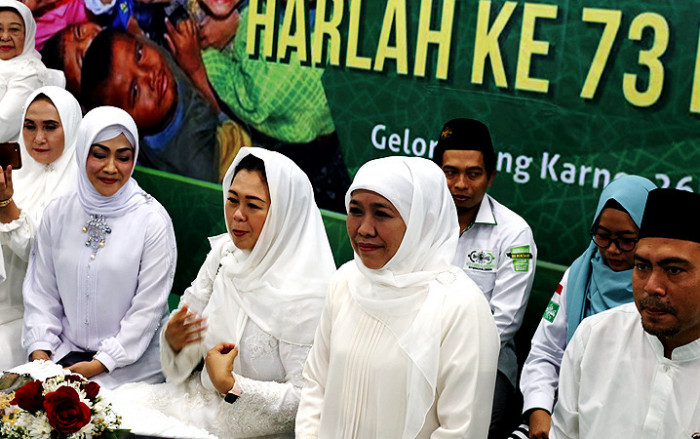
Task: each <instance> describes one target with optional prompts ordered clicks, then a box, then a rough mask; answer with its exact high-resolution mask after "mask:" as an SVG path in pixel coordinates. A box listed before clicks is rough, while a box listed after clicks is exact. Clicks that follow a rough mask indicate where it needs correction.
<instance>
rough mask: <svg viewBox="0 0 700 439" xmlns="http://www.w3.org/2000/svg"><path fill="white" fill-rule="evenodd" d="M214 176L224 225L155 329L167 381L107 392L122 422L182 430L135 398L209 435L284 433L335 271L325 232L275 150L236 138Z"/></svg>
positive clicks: (296, 175)
mask: <svg viewBox="0 0 700 439" xmlns="http://www.w3.org/2000/svg"><path fill="white" fill-rule="evenodd" d="M222 186H223V193H224V217H225V218H226V227H227V230H228V232H227V233H225V234H222V235H219V236H216V237H214V238H211V239H210V243H211V247H212V250H211V252H210V253H209V255H208V256H207V259H206V261H205V262H204V265H203V266H202V268H201V269H200V271H199V274H198V275H197V278H196V279H195V281H194V282H193V283H192V286H191V287H189V288H188V289H187V290H186V291H185V293H184V295H183V297H182V300H181V302H180V308H179V309H178V310H177V311H175V312H174V313H173V316H172V318H171V319H170V322H169V323H168V326H167V328H166V329H165V331H164V332H163V335H162V337H161V359H162V363H163V371H164V372H165V375H166V377H167V378H168V382H167V383H165V384H161V385H157V386H149V387H150V388H145V386H139V385H129V386H124V387H122V388H119V389H118V390H117V391H116V392H115V393H116V395H114V397H113V399H112V400H113V402H114V403H115V404H116V405H115V409H116V410H120V409H122V407H123V410H126V411H128V414H127V412H124V411H123V412H122V413H125V414H124V418H125V425H127V424H126V422H127V421H128V422H129V424H128V425H127V426H128V427H129V428H131V430H132V432H133V433H138V434H153V435H166V436H173V435H175V436H176V437H182V436H179V435H177V432H175V434H173V433H171V432H170V431H169V430H168V425H167V424H168V423H167V422H164V423H163V424H164V425H154V424H155V423H154V422H149V419H153V418H154V416H151V415H150V414H148V413H147V412H146V411H144V410H142V409H140V408H139V409H138V412H139V413H143V415H142V418H143V419H142V420H141V421H139V420H135V419H134V417H133V416H131V414H132V413H133V412H135V411H137V410H134V409H133V401H140V402H141V403H142V404H143V405H144V406H146V407H151V408H155V409H156V410H158V411H159V412H161V413H165V414H167V415H170V416H173V417H177V418H178V419H180V420H182V421H185V422H188V423H190V424H192V425H195V426H197V427H200V428H203V429H205V430H207V431H208V432H209V433H211V434H214V435H216V436H218V437H219V438H221V439H224V438H244V437H245V438H248V437H266V438H273V437H274V438H292V437H294V433H293V429H294V416H295V414H296V410H297V406H298V404H299V395H300V392H301V385H302V377H301V371H302V368H303V365H304V361H305V360H306V357H307V355H308V352H309V349H310V348H311V342H312V340H313V336H314V332H315V330H316V325H317V324H318V319H319V317H320V314H321V308H322V307H323V300H324V297H325V293H326V290H327V287H328V282H329V280H330V277H331V276H332V275H333V273H334V272H335V265H334V262H333V256H332V253H331V249H330V245H329V244H328V238H327V236H326V232H325V228H324V226H323V222H322V220H321V214H320V212H319V210H318V207H316V203H315V202H314V198H313V189H312V187H311V183H310V182H309V179H308V177H307V176H306V174H304V173H303V172H302V171H301V169H299V167H298V166H297V165H295V164H294V163H293V162H292V161H291V160H290V159H289V158H287V157H285V156H283V155H281V154H279V153H276V152H272V151H268V150H265V149H261V148H242V149H241V150H240V152H239V153H238V155H237V156H236V158H235V160H234V161H233V163H232V164H231V167H230V168H229V169H228V172H227V173H226V176H225V177H224V181H223V184H222ZM204 320H205V321H206V323H205V322H204ZM202 359H205V366H204V370H203V371H201V373H200V372H194V370H195V367H196V366H197V365H198V364H199V363H200V362H201V361H202ZM130 407H131V408H130Z"/></svg>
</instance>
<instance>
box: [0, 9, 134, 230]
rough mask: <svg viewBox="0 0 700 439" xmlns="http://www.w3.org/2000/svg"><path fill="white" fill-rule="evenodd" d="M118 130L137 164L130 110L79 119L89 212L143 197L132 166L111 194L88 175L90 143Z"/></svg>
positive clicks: (106, 211)
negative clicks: (122, 183) (124, 137)
mask: <svg viewBox="0 0 700 439" xmlns="http://www.w3.org/2000/svg"><path fill="white" fill-rule="evenodd" d="M0 1H2V0H0ZM119 134H124V135H125V136H126V138H127V139H128V140H129V143H131V145H132V146H133V147H134V164H136V159H137V157H138V155H139V141H138V139H139V133H138V130H137V129H136V123H135V122H134V119H132V118H131V116H130V115H129V113H127V112H126V111H124V110H122V109H121V108H117V107H97V108H95V109H93V110H91V111H89V112H88V113H87V114H86V115H85V117H84V118H83V121H82V122H81V123H80V128H79V129H78V138H77V140H76V142H75V160H76V162H77V163H78V200H79V201H80V205H81V206H83V209H85V212H87V213H88V214H90V215H104V216H105V217H115V216H121V215H124V214H125V213H127V212H128V211H130V210H131V209H133V208H135V207H137V206H139V205H140V204H141V203H142V202H144V201H145V199H144V198H143V197H142V196H140V195H142V194H143V193H144V192H143V190H142V189H141V188H140V187H139V185H138V184H137V183H136V180H134V179H133V178H131V175H132V174H133V173H134V168H133V166H132V168H131V172H130V173H129V180H128V181H127V182H126V183H125V184H124V186H122V187H121V188H119V190H118V191H117V193H116V194H114V195H112V196H110V197H105V196H104V195H102V194H100V193H99V192H97V189H95V187H94V186H93V185H92V183H91V182H90V180H89V179H88V176H87V171H86V164H87V157H88V154H89V153H90V147H91V146H92V145H94V144H95V143H98V142H103V141H105V140H110V139H113V138H115V137H117V136H119Z"/></svg>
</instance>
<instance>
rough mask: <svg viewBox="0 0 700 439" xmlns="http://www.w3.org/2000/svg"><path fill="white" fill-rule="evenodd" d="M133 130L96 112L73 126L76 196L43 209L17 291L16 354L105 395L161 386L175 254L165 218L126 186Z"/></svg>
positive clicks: (119, 113) (103, 110) (105, 110)
mask: <svg viewBox="0 0 700 439" xmlns="http://www.w3.org/2000/svg"><path fill="white" fill-rule="evenodd" d="M138 151H139V145H138V132H137V130H136V125H135V123H134V121H133V119H132V118H131V116H129V115H128V114H127V113H126V112H125V111H123V110H121V109H119V108H115V107H99V108H96V109H94V110H92V111H90V112H89V113H88V114H86V115H85V118H84V119H83V121H82V122H81V124H80V129H79V130H78V138H77V141H76V161H77V164H78V190H77V192H75V193H70V194H66V195H64V196H61V197H58V198H55V199H53V200H52V201H51V202H50V203H49V204H48V206H47V207H46V210H45V214H44V216H43V217H42V220H41V225H40V226H39V230H38V232H37V237H36V243H35V246H34V249H33V251H32V253H31V256H30V259H29V268H28V270H27V276H26V279H25V282H24V304H25V313H24V328H23V331H22V344H23V346H24V348H25V349H26V351H27V352H28V353H29V355H30V357H31V359H33V360H36V359H47V360H48V359H50V360H53V361H54V362H57V363H58V364H61V365H63V366H65V367H68V368H69V369H71V370H72V371H74V372H78V373H80V374H82V375H83V376H85V377H87V378H92V379H93V380H95V381H97V382H98V383H99V384H101V385H103V386H104V387H106V388H112V387H116V386H117V385H120V384H123V383H125V382H130V381H147V382H154V383H155V382H160V381H162V378H163V377H162V374H161V367H160V361H159V343H158V341H159V338H158V336H157V333H158V330H159V329H160V326H161V323H164V322H165V319H167V312H168V308H167V299H168V295H169V293H170V287H171V286H172V281H173V275H174V271H175V260H176V247H175V236H174V233H173V228H172V223H171V221H170V217H169V216H168V214H167V212H166V211H165V209H164V208H163V207H162V206H161V205H160V204H159V203H158V202H157V201H156V200H155V199H154V198H153V197H151V196H150V195H148V194H147V193H145V192H143V190H142V189H141V188H140V187H139V186H138V184H137V183H136V181H135V180H134V179H133V178H131V174H132V173H133V169H134V164H135V162H136V158H137V156H138Z"/></svg>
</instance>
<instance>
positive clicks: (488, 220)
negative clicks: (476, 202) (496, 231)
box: [474, 194, 498, 226]
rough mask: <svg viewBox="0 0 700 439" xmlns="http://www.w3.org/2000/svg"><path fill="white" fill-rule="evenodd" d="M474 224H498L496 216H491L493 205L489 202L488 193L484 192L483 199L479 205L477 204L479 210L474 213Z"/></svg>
mask: <svg viewBox="0 0 700 439" xmlns="http://www.w3.org/2000/svg"><path fill="white" fill-rule="evenodd" d="M474 224H488V225H492V226H495V225H497V224H498V222H496V217H494V216H493V205H492V204H491V197H490V196H489V195H488V194H484V199H483V200H481V205H480V206H479V211H478V212H477V213H476V218H475V219H474Z"/></svg>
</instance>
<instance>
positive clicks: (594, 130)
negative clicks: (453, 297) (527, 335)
mask: <svg viewBox="0 0 700 439" xmlns="http://www.w3.org/2000/svg"><path fill="white" fill-rule="evenodd" d="M258 3H259V2H256V1H251V2H250V8H251V18H250V22H249V26H250V25H251V24H253V25H254V24H255V22H254V19H253V18H252V17H253V15H252V10H253V9H252V8H254V7H259V9H258V11H263V10H264V9H265V8H264V5H262V4H260V5H258ZM292 5H296V6H297V9H296V11H297V12H300V11H302V10H304V9H303V6H307V4H306V3H305V2H301V1H292V0H288V1H287V4H286V8H287V9H286V10H287V12H288V13H286V14H284V15H283V17H282V18H281V20H282V23H281V25H280V26H279V29H280V32H277V33H274V34H272V33H266V34H265V38H270V39H271V40H272V41H273V47H276V48H277V49H278V51H277V55H279V54H281V53H282V51H283V50H287V51H291V50H294V51H296V53H297V54H303V55H304V57H302V62H304V60H305V61H306V62H308V63H309V64H311V65H315V66H324V67H325V73H324V76H323V84H324V88H325V91H326V95H327V98H328V101H329V104H330V108H331V113H332V115H333V120H334V122H335V125H336V129H337V132H338V136H339V139H340V145H341V148H342V151H343V154H344V158H345V162H346V164H347V167H348V169H349V171H350V173H351V174H353V173H354V172H355V171H356V170H357V168H358V167H359V166H361V165H362V163H364V162H366V161H367V160H369V159H372V158H375V157H381V156H386V155H391V154H399V155H410V156H421V157H431V155H432V151H433V148H434V146H435V143H436V140H437V136H438V134H439V132H440V129H441V127H442V124H443V123H444V122H445V121H447V120H449V119H451V118H455V117H470V118H475V119H479V120H481V121H483V122H484V123H486V124H487V125H488V126H489V128H490V131H491V136H492V138H493V141H494V145H495V147H496V150H497V154H498V167H497V169H498V175H497V177H496V179H495V181H494V185H493V186H492V188H491V189H490V193H492V195H494V196H495V197H496V198H497V199H498V200H499V201H501V202H503V203H504V204H506V205H508V206H509V207H511V208H512V209H513V210H515V211H516V212H518V213H519V214H521V215H522V216H523V217H524V218H525V219H526V220H527V221H528V222H529V223H530V225H531V226H532V228H533V230H534V232H535V238H536V240H537V243H538V247H539V249H540V257H541V258H543V259H544V260H548V261H554V262H559V263H563V264H568V263H570V262H571V260H573V258H575V257H576V256H577V255H578V254H579V253H580V251H581V249H582V248H584V247H585V245H586V244H585V241H586V240H587V239H588V237H587V232H588V229H589V227H590V222H591V220H592V218H591V216H592V214H593V212H594V208H595V203H596V201H597V197H598V195H599V193H600V190H601V189H602V187H604V186H605V185H606V184H607V183H608V182H609V181H610V180H611V179H612V178H614V177H615V176H616V175H618V174H620V173H627V174H639V175H642V176H645V177H647V178H649V179H651V180H652V181H654V182H656V183H657V184H658V185H659V186H664V187H669V186H670V187H679V188H683V189H688V190H698V189H699V188H700V186H699V180H698V179H699V175H698V170H699V168H700V157H699V156H700V152H699V151H700V148H698V147H697V146H696V141H695V130H697V129H698V128H699V127H700V125H699V124H698V113H700V76H698V72H697V70H698V66H697V65H696V64H697V63H698V31H699V30H700V25H699V24H700V20H699V17H700V12H698V9H697V8H696V6H697V5H698V4H697V3H696V2H670V1H660V2H659V1H654V2H650V1H605V0H599V1H585V2H584V1H570V2H557V3H551V2H550V3H548V2H515V1H506V2H503V1H459V0H433V1H431V0H422V1H406V0H386V1H376V0H371V1H370V0H365V1H360V0H350V1H341V0H336V1H331V0H326V1H321V0H318V1H316V5H315V22H314V24H313V27H312V26H311V25H310V24H309V23H308V21H307V22H305V24H306V27H305V28H303V27H302V26H299V24H300V22H299V21H296V17H298V16H299V15H295V14H292V13H289V10H290V6H292ZM267 7H269V5H268V6H267ZM260 17H263V13H262V12H261V13H260ZM285 19H286V20H288V23H285V21H284V20H285ZM258 27H259V28H262V25H261V24H259V23H258ZM284 29H296V30H297V31H298V32H301V33H304V35H303V38H302V37H300V36H299V35H298V34H296V33H293V32H291V31H289V32H288V33H285V32H284ZM320 33H323V35H319V34H320ZM249 35H252V34H251V29H249ZM260 38H262V37H260ZM270 53H271V54H272V56H271V57H270V59H271V60H273V61H274V62H279V61H280V59H281V58H282V57H279V56H278V57H276V56H275V52H270ZM268 55H269V54H268Z"/></svg>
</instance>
